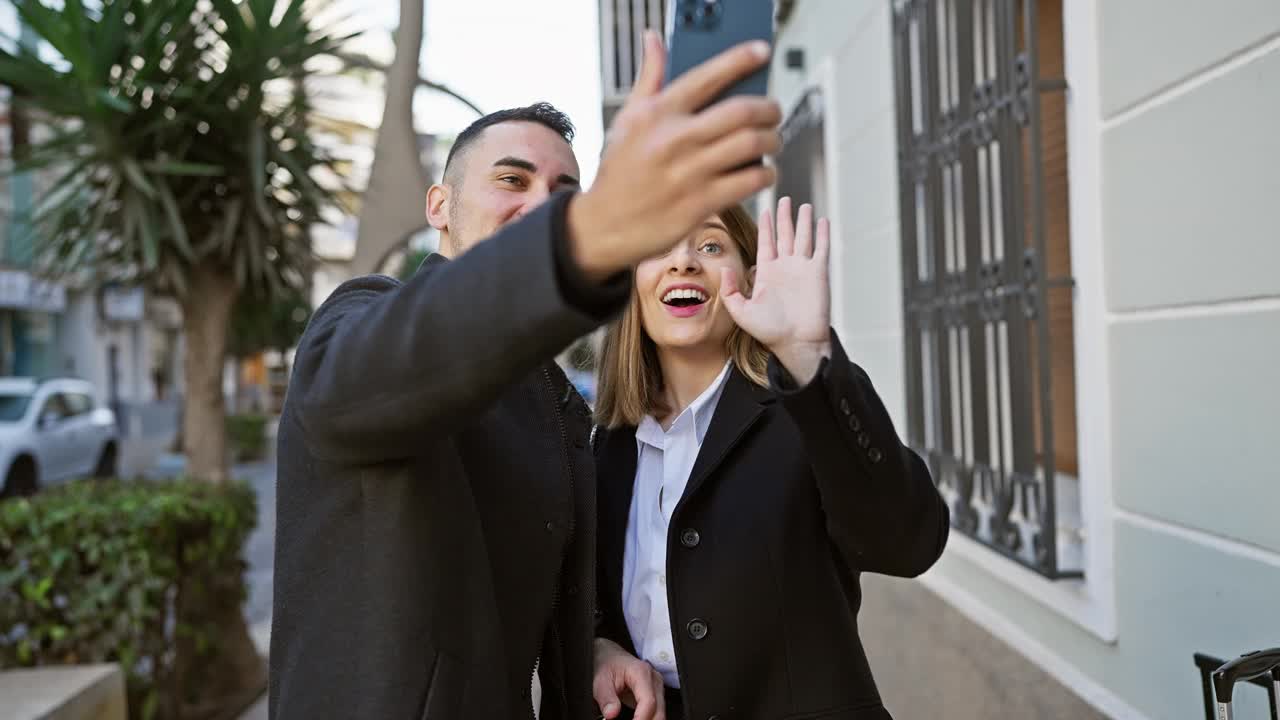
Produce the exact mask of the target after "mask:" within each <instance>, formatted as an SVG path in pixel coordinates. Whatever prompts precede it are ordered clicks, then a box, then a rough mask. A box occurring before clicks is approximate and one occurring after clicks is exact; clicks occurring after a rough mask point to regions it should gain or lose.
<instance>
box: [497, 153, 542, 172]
mask: <svg viewBox="0 0 1280 720" xmlns="http://www.w3.org/2000/svg"><path fill="white" fill-rule="evenodd" d="M493 166H494V167H513V168H519V169H520V170H527V171H529V172H531V173H536V172H538V166H537V165H534V164H533V163H531V162H529V161H528V160H525V159H524V158H518V157H514V156H512V155H508V156H506V157H504V158H502V159H500V160H498V161H497V162H495V163H494V164H493Z"/></svg>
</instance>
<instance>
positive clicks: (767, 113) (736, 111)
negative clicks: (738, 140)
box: [687, 95, 782, 146]
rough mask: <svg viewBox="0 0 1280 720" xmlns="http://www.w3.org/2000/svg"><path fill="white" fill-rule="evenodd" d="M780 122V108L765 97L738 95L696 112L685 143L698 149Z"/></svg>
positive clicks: (775, 127)
mask: <svg viewBox="0 0 1280 720" xmlns="http://www.w3.org/2000/svg"><path fill="white" fill-rule="evenodd" d="M781 122H782V106H780V105H778V103H777V101H775V100H770V99H768V98H761V97H751V96H747V95H738V96H735V97H731V98H728V99H727V100H722V101H720V102H718V103H716V104H715V105H712V106H711V107H709V108H707V109H706V110H704V111H702V112H700V113H698V114H697V115H696V116H695V117H694V119H693V122H691V123H690V124H689V129H688V133H687V142H688V143H689V144H690V145H691V146H701V145H705V144H707V143H711V142H715V141H717V140H719V139H720V138H722V137H724V136H726V135H728V134H730V133H732V132H734V131H735V130H740V129H742V128H756V129H760V130H765V129H767V130H776V129H777V127H778V124H779V123H781Z"/></svg>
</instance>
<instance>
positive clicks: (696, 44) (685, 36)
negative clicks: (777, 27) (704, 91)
mask: <svg viewBox="0 0 1280 720" xmlns="http://www.w3.org/2000/svg"><path fill="white" fill-rule="evenodd" d="M666 22H667V27H666V35H667V77H666V82H667V83H668V84H669V83H670V82H671V81H672V80H674V79H675V78H677V77H679V76H680V75H681V74H683V73H685V72H687V71H689V70H690V69H692V68H694V67H696V66H698V65H701V64H702V63H703V62H706V61H707V60H710V59H711V58H713V57H715V56H716V55H719V54H720V53H722V52H724V51H725V50H728V49H729V48H731V47H733V46H735V45H738V44H739V43H744V42H747V41H749V40H764V41H765V42H767V43H769V44H770V46H772V44H773V0H667V17H666ZM768 91H769V66H768V65H767V64H766V65H765V66H763V67H761V68H760V69H759V70H757V71H756V72H754V73H752V74H751V75H749V76H748V77H746V78H744V79H742V80H741V81H739V82H738V83H736V84H735V85H733V86H732V87H730V88H728V89H726V90H725V91H724V92H723V93H721V94H720V95H719V96H717V97H716V98H715V99H714V100H712V103H711V104H714V103H716V102H719V101H720V100H723V99H724V98H726V97H730V96H733V95H760V96H763V95H767V94H768Z"/></svg>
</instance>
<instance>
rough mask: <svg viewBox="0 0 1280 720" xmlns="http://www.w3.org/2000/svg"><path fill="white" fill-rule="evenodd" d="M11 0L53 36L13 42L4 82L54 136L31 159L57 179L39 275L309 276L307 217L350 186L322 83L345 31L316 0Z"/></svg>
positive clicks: (250, 280)
mask: <svg viewBox="0 0 1280 720" xmlns="http://www.w3.org/2000/svg"><path fill="white" fill-rule="evenodd" d="M13 5H14V6H15V7H16V8H17V10H18V14H19V17H20V19H21V20H22V21H23V22H24V23H25V24H26V25H27V26H28V27H29V28H30V29H31V30H32V33H33V34H34V36H35V37H36V38H37V39H38V41H40V42H38V43H35V44H32V45H31V47H27V46H20V45H18V44H17V43H16V42H14V41H13V40H12V39H9V40H8V41H7V42H4V43H0V83H4V84H6V85H9V86H10V87H12V88H13V89H14V91H15V93H18V94H21V95H22V96H23V97H25V98H26V102H27V106H28V107H29V108H30V109H31V110H32V111H34V112H36V113H38V114H39V115H40V116H41V117H43V118H44V119H45V121H46V123H47V126H48V129H49V130H50V131H51V134H50V135H49V137H47V138H46V139H44V140H43V141H41V142H39V143H37V144H35V145H34V146H33V147H31V149H30V155H29V158H28V159H27V160H26V161H25V162H24V163H23V164H22V169H27V168H30V169H46V170H48V171H49V172H50V173H51V174H52V175H53V176H54V178H55V179H54V180H53V182H52V185H51V189H50V190H49V191H48V192H47V193H45V195H44V196H43V197H42V198H41V199H40V201H39V202H38V203H37V204H36V208H35V210H34V217H33V221H34V223H35V225H36V227H37V229H38V235H37V237H38V238H39V242H38V246H37V248H36V254H37V261H38V262H39V263H40V264H41V266H42V268H43V269H45V270H46V271H47V272H49V273H51V274H54V275H57V274H61V273H66V272H75V271H83V270H92V271H93V272H94V273H95V274H96V275H97V276H98V277H99V278H100V279H104V280H121V281H126V282H142V283H146V284H148V285H150V286H151V287H153V288H156V289H159V290H163V291H169V292H173V293H175V294H178V295H183V294H184V293H185V291H186V289H187V287H188V285H189V283H188V279H189V278H190V273H191V270H192V268H195V267H200V266H202V265H210V266H216V267H218V268H220V269H221V270H223V271H225V272H228V273H231V274H232V275H233V276H234V278H235V281H236V285H237V287H238V288H251V289H255V290H256V291H258V292H261V293H268V294H274V293H275V292H277V291H279V290H280V289H281V288H284V287H300V286H301V284H302V282H303V280H304V278H305V277H307V275H308V274H309V268H310V265H311V260H312V255H311V247H310V239H309V234H308V232H307V229H308V228H309V226H310V225H312V224H314V223H317V222H322V219H321V212H322V211H323V210H324V209H326V208H328V207H331V206H333V205H334V204H335V202H336V198H337V192H338V191H340V190H341V188H340V187H339V186H340V185H341V183H340V181H339V176H338V174H337V173H336V171H334V164H333V163H332V161H331V159H330V158H329V156H328V155H327V153H326V152H325V151H324V150H323V149H322V148H320V147H317V146H316V144H315V143H314V142H313V141H312V137H311V133H310V130H311V127H312V124H313V123H312V120H313V118H312V117H311V116H312V113H313V111H312V107H311V103H310V94H311V93H312V92H313V91H314V88H313V87H311V86H310V83H311V81H312V80H313V79H314V78H315V77H316V74H317V73H316V70H315V64H314V62H313V61H314V60H316V59H317V58H321V57H326V56H331V55H332V54H333V53H334V52H336V51H337V50H338V48H339V47H340V46H341V45H342V44H343V43H344V42H345V41H346V40H347V39H349V38H344V37H336V36H335V35H333V34H332V33H329V32H326V31H324V30H322V29H317V28H316V27H315V23H314V17H313V16H314V14H315V13H314V12H312V8H313V7H314V6H316V3H314V2H312V1H311V0H283V1H282V2H277V0H165V2H155V1H154V0H103V2H101V3H84V2H83V1H82V0H65V2H61V3H57V4H56V5H55V4H49V5H46V4H44V3H42V2H40V1H38V0H13ZM40 43H43V44H45V45H46V46H47V47H46V49H45V52H44V53H43V54H42V53H40V52H39V47H37V46H38V45H39V44H40ZM49 50H52V51H53V55H50V54H49V52H48V51H49ZM325 177H327V178H330V180H328V181H326V182H325V183H323V184H322V182H321V180H320V179H322V178H325Z"/></svg>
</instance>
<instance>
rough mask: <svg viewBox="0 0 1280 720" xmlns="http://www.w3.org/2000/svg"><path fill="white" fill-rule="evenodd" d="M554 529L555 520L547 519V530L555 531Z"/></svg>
mask: <svg viewBox="0 0 1280 720" xmlns="http://www.w3.org/2000/svg"><path fill="white" fill-rule="evenodd" d="M555 531H556V523H555V521H554V520H548V521H547V532H555Z"/></svg>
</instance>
